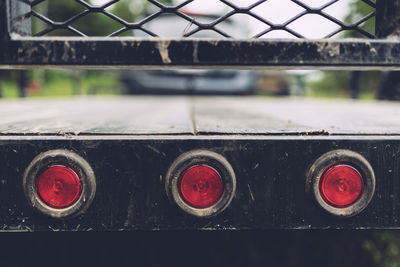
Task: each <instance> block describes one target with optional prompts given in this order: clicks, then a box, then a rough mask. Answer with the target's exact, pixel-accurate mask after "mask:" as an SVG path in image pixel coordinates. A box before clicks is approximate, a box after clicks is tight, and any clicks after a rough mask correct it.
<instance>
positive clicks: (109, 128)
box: [0, 97, 194, 135]
mask: <svg viewBox="0 0 400 267" xmlns="http://www.w3.org/2000/svg"><path fill="white" fill-rule="evenodd" d="M189 111H190V101H187V99H185V98H137V99H136V98H121V97H120V98H91V99H89V98H82V99H69V100H67V99H58V100H56V99H41V100H26V101H22V102H20V101H3V102H2V104H1V105H0V116H1V119H0V133H1V134H21V133H22V134H24V135H30V134H36V135H48V134H72V135H76V134H193V133H194V132H193V125H192V120H191V117H190V116H191V113H190V112H189Z"/></svg>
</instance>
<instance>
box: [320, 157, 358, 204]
mask: <svg viewBox="0 0 400 267" xmlns="http://www.w3.org/2000/svg"><path fill="white" fill-rule="evenodd" d="M363 187H364V185H363V178H362V176H361V174H360V173H359V172H358V171H357V170H356V169H355V168H353V167H352V166H350V165H346V164H338V165H334V166H332V167H330V168H328V169H327V170H326V171H325V172H324V173H323V174H322V177H321V180H320V186H319V188H320V194H321V196H322V198H323V199H324V201H325V202H326V203H328V204H329V205H332V206H334V207H338V208H343V207H347V206H350V205H351V204H353V203H355V202H356V201H357V200H358V199H359V197H360V196H361V194H362V192H363Z"/></svg>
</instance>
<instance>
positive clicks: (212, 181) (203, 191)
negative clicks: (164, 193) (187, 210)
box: [179, 165, 223, 209]
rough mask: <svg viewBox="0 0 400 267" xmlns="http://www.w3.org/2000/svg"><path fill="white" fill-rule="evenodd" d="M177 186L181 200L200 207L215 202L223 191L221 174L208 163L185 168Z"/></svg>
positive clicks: (205, 206) (206, 206) (208, 205)
mask: <svg viewBox="0 0 400 267" xmlns="http://www.w3.org/2000/svg"><path fill="white" fill-rule="evenodd" d="M179 187H180V193H181V196H182V198H183V200H184V201H185V202H186V203H187V204H189V205H190V206H192V207H195V208H200V209H204V208H208V207H210V206H212V205H214V204H215V203H217V202H218V200H219V199H220V197H221V195H222V191H223V185H222V179H221V176H220V175H219V173H218V172H217V171H216V170H215V169H214V168H212V167H210V166H208V165H196V166H193V167H191V168H189V169H188V170H186V171H185V172H184V173H183V175H182V178H181V181H180V186H179Z"/></svg>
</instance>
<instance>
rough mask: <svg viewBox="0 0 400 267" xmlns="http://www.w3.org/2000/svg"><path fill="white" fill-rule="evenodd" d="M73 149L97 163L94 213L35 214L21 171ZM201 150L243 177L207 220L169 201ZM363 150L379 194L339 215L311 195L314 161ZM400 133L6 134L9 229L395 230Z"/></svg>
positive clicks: (2, 190)
mask: <svg viewBox="0 0 400 267" xmlns="http://www.w3.org/2000/svg"><path fill="white" fill-rule="evenodd" d="M57 148H63V149H69V150H72V151H75V152H76V153H78V154H80V155H81V156H82V157H84V158H85V159H86V160H87V161H88V162H89V164H91V165H92V167H93V169H94V172H95V174H96V179H97V186H98V188H97V192H96V196H95V199H94V201H93V203H92V205H91V207H89V209H88V211H87V213H86V214H84V215H82V216H80V217H79V218H74V219H70V220H64V221H63V220H57V219H51V218H49V217H46V216H45V215H42V214H38V213H36V212H35V211H34V210H33V209H32V207H30V206H29V204H28V201H27V200H26V199H25V196H24V194H23V190H22V174H23V172H24V169H25V168H26V166H28V164H29V162H30V161H31V160H32V159H33V158H34V157H35V156H36V155H37V154H39V153H40V152H44V151H46V150H50V149H57ZM196 148H203V149H209V150H212V151H215V152H217V153H220V154H222V155H224V156H225V157H226V158H227V160H228V161H229V162H230V163H231V165H232V167H233V168H234V170H235V172H236V175H237V192H236V195H235V197H234V199H233V201H232V203H231V205H230V206H229V207H228V208H227V210H225V211H224V212H223V213H222V214H220V215H218V216H216V217H215V218H209V219H201V218H196V217H193V216H191V215H187V214H185V213H183V212H182V211H181V210H179V209H178V208H176V207H174V206H173V205H171V203H170V202H169V201H168V199H167V197H166V194H165V191H164V181H163V180H162V178H163V177H164V175H165V173H166V171H167V169H168V167H169V165H170V164H171V163H172V162H173V161H174V160H175V158H176V157H178V156H179V155H180V154H181V153H183V152H186V151H189V150H192V149H196ZM338 148H342V149H350V150H354V151H357V152H359V153H361V154H362V155H363V156H364V157H365V158H366V159H367V160H368V161H369V162H370V163H371V165H372V167H373V168H374V170H375V174H376V182H377V184H376V193H375V195H374V197H373V200H372V202H371V203H370V205H369V206H368V207H367V208H366V209H365V210H364V211H363V212H362V213H361V214H359V215H357V216H355V217H352V218H346V219H338V218H335V217H334V216H332V215H328V214H327V213H325V212H324V211H323V210H322V209H321V208H319V206H318V205H317V204H316V203H315V202H314V200H313V199H312V198H311V197H309V196H308V195H307V194H306V193H305V179H306V173H307V171H308V168H309V167H310V166H311V164H312V163H313V162H314V161H315V159H316V158H317V157H319V156H320V155H322V154H323V153H325V152H327V151H330V150H333V149H338ZM399 157H400V139H398V138H397V139H393V140H386V141H383V140H379V139H374V138H372V139H370V140H367V139H364V140H357V139H351V140H350V139H349V140H346V138H343V139H339V140H329V139H328V140H323V139H321V140H318V139H306V140H301V139H298V140H296V139H292V140H287V139H285V138H282V139H280V140H268V139H266V140H262V139H258V140H257V139H253V138H249V139H245V140H236V141H235V140H233V139H232V140H229V139H225V140H223V139H220V140H219V139H215V140H197V139H194V140H185V139H184V138H182V139H173V140H162V139H159V140H140V139H129V138H128V139H126V140H102V138H99V139H93V140H62V139H61V138H60V139H59V140H56V139H55V140H29V141H28V140H27V141H15V140H14V141H12V140H9V141H7V140H3V141H2V142H1V145H0V162H1V163H2V164H1V165H0V178H1V179H0V181H1V183H0V203H1V206H0V215H1V216H0V227H1V228H2V230H6V231H7V230H28V231H30V230H32V231H52V230H77V231H87V230H99V231H103V230H115V231H116V230H138V229H143V230H149V229H152V230H154V229H185V230H186V229H278V228H294V229H298V228H305V229H308V228H313V229H314V228H318V229H320V228H345V229H354V228H393V227H395V228H397V227H400V223H399V221H398V217H399V215H400V214H399V208H400V203H399V200H400V199H399V191H400V181H399V179H398V177H399V174H400V173H399V171H400V169H399V167H400V166H399V161H400V158H399Z"/></svg>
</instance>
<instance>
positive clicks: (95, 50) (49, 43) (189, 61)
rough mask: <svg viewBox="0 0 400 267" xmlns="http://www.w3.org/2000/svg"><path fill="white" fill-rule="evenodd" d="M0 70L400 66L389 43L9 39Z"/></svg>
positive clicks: (397, 50)
mask: <svg viewBox="0 0 400 267" xmlns="http://www.w3.org/2000/svg"><path fill="white" fill-rule="evenodd" d="M1 52H3V53H4V55H3V56H4V58H3V60H2V61H1V62H0V68H33V67H35V66H41V67H42V68H53V67H55V66H57V67H80V68H104V67H105V66H108V67H113V68H128V67H129V68H143V67H152V68H172V67H174V68H177V67H182V68H188V67H197V68H227V67H241V68H267V67H270V68H271V67H273V68H333V69H343V68H352V69H382V68H384V67H385V68H392V69H395V68H397V69H398V68H399V67H400V57H399V55H400V42H399V40H397V39H391V40H368V41H366V40H363V39H346V40H274V41H271V40H239V41H237V40H218V39H215V40H212V39H206V40H201V39H165V38H153V39H137V38H130V37H124V38H122V37H121V38H108V39H103V38H85V37H57V38H50V37H43V38H33V37H14V38H12V40H11V41H10V43H9V44H8V47H7V49H6V50H5V51H1Z"/></svg>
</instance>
